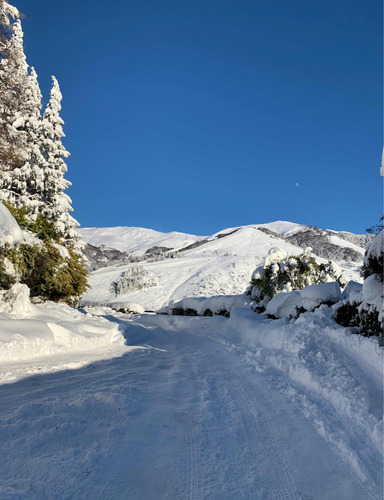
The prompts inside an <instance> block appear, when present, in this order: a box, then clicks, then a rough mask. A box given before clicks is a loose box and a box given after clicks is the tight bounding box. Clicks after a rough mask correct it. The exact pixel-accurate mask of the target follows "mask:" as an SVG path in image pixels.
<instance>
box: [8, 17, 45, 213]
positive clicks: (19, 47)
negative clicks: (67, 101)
mask: <svg viewBox="0 0 384 500" xmlns="http://www.w3.org/2000/svg"><path fill="white" fill-rule="evenodd" d="M13 33H14V34H13V36H12V39H11V42H10V45H11V52H12V64H11V65H10V67H9V69H10V70H12V72H11V73H9V74H8V78H9V81H10V82H12V81H13V82H14V86H15V88H17V95H15V98H14V99H13V103H12V106H13V107H12V110H13V116H12V114H11V113H10V114H9V117H8V119H9V124H10V126H11V128H12V129H13V130H14V131H15V133H17V134H18V137H19V144H18V158H17V161H14V162H13V164H12V165H11V166H10V168H5V169H4V170H5V172H3V175H2V176H1V180H0V189H1V191H0V197H1V200H2V201H5V202H8V203H10V204H12V205H14V206H15V207H17V208H21V207H24V208H26V209H27V210H28V211H29V216H30V217H31V218H32V219H35V218H36V217H37V215H38V213H40V212H41V211H42V207H43V203H44V202H43V200H42V199H41V183H42V181H43V169H44V168H45V167H46V160H45V158H44V156H43V155H42V153H41V147H40V144H39V143H40V141H41V135H42V120H41V114H40V109H41V92H40V88H39V85H38V82H37V74H36V72H35V70H34V68H31V69H30V70H29V68H28V64H27V61H26V57H25V54H24V47H23V31H22V27H21V23H20V21H19V20H18V21H16V22H15V23H14V25H13Z"/></svg>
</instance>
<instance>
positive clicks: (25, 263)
mask: <svg viewBox="0 0 384 500" xmlns="http://www.w3.org/2000/svg"><path fill="white" fill-rule="evenodd" d="M14 215H15V217H14ZM24 215H25V214H24V211H23V210H14V211H13V215H12V214H11V212H10V211H9V210H8V209H7V208H6V207H5V206H4V205H2V204H1V203H0V234H2V235H3V236H4V238H2V240H1V241H0V289H3V290H7V289H9V288H10V287H11V286H12V285H13V284H14V283H15V282H16V281H18V282H19V283H24V284H26V285H27V286H28V287H29V288H30V293H31V296H32V297H42V298H44V299H49V300H55V301H59V300H65V301H67V302H70V303H72V302H74V301H76V299H77V298H78V297H80V296H81V295H83V293H85V291H86V289H87V271H86V268H85V266H84V264H83V262H82V259H81V257H80V256H79V255H78V254H77V253H76V252H75V251H74V250H73V249H71V248H68V249H67V248H65V247H63V246H62V245H60V240H59V239H58V236H57V234H56V233H55V230H54V227H53V225H52V224H51V223H50V222H49V221H47V220H46V218H44V217H43V216H39V217H38V218H37V219H36V221H35V222H31V221H28V220H27V219H26V218H25V217H24ZM18 222H20V224H21V225H23V226H24V231H22V230H21V229H20V226H19V225H18ZM16 229H18V230H17V231H16Z"/></svg>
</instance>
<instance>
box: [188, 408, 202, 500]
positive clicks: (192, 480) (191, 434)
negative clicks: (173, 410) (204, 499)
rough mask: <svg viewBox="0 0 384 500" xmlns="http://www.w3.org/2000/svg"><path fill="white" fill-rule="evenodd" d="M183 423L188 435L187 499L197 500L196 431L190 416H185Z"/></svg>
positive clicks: (197, 463)
mask: <svg viewBox="0 0 384 500" xmlns="http://www.w3.org/2000/svg"><path fill="white" fill-rule="evenodd" d="M185 422H186V427H187V434H188V470H189V481H188V492H189V495H188V498H189V500H196V499H198V498H199V458H198V452H197V445H196V431H195V425H194V423H193V421H192V419H191V417H190V415H186V418H185Z"/></svg>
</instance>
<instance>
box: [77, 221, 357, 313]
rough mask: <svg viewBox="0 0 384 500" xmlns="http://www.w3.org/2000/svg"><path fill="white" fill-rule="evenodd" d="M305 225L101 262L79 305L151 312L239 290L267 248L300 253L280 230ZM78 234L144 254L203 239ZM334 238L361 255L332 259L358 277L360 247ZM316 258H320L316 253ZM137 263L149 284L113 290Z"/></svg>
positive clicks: (277, 225)
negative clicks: (134, 259)
mask: <svg viewBox="0 0 384 500" xmlns="http://www.w3.org/2000/svg"><path fill="white" fill-rule="evenodd" d="M304 229H306V226H300V225H299V224H295V223H292V222H284V221H277V222H272V223H269V224H258V225H251V226H243V227H239V228H229V229H225V230H223V231H220V232H219V233H216V234H214V235H212V236H210V237H209V238H207V240H208V241H207V242H206V243H205V244H203V245H201V246H198V247H196V248H191V249H189V250H185V251H182V252H179V256H180V257H179V258H166V259H164V260H160V261H153V259H148V260H146V261H143V262H139V263H132V264H124V265H119V266H110V267H103V268H101V269H98V270H97V271H93V272H92V273H91V275H90V279H89V282H90V285H91V288H90V290H89V291H88V292H87V293H86V294H85V295H84V297H83V299H82V304H83V305H84V306H111V307H114V308H115V309H120V307H121V305H123V304H124V302H126V303H134V304H139V305H141V306H142V307H144V309H145V310H146V311H156V310H158V309H160V308H161V307H163V306H166V305H167V304H168V303H169V302H170V301H171V300H173V301H178V300H181V299H183V298H185V297H201V296H206V297H211V296H214V295H236V294H242V293H244V292H245V290H246V288H247V286H248V285H249V282H250V279H251V276H252V273H253V271H254V270H255V269H256V267H258V266H259V265H260V264H262V262H263V261H264V258H265V256H266V255H267V254H268V252H269V250H270V249H271V248H272V247H279V248H281V249H282V250H284V251H285V252H286V253H287V254H288V255H298V254H300V253H302V252H303V248H301V247H299V246H297V245H293V244H291V243H289V242H288V241H285V240H284V239H282V238H281V237H280V235H285V236H286V235H292V234H294V233H297V232H300V231H302V230H304ZM263 230H268V231H270V233H265V232H264V231H263ZM271 231H273V232H274V233H271ZM81 234H82V237H83V238H84V240H85V241H87V242H88V243H90V244H92V245H96V246H104V247H113V248H116V249H118V250H120V251H127V252H132V253H133V254H134V255H139V254H140V255H143V254H144V253H145V252H146V250H148V249H149V248H150V247H152V246H163V245H164V246H168V247H172V248H173V249H174V250H175V251H177V250H180V248H182V247H184V248H185V247H186V246H187V247H188V246H189V245H190V244H191V243H195V242H196V241H198V240H201V239H204V237H198V236H192V235H188V234H182V233H160V232H157V231H153V230H149V229H142V228H129V227H127V228H121V227H117V228H84V229H82V230H81ZM223 235H226V236H225V237H223ZM335 237H336V236H335ZM338 239H339V240H340V241H341V242H342V243H343V246H347V247H350V246H352V247H353V249H354V250H356V252H358V254H359V255H360V258H359V262H353V261H338V262H337V263H338V264H339V266H340V267H341V269H342V270H343V274H344V277H345V281H346V282H347V281H350V280H355V281H361V277H360V276H359V269H360V266H361V264H362V261H363V254H364V249H363V248H362V247H358V246H357V245H352V244H349V243H348V242H346V241H344V240H342V239H341V238H338ZM344 243H345V245H344ZM317 260H318V261H320V262H325V260H324V259H321V258H317ZM137 266H139V267H140V268H142V269H143V272H147V273H149V275H150V276H151V277H152V278H153V283H154V285H153V286H150V287H139V286H138V287H137V289H136V290H135V289H130V290H129V291H127V292H126V293H122V294H120V293H119V294H116V290H115V288H114V286H113V283H114V282H118V281H119V279H120V278H121V277H122V276H123V275H124V273H125V271H127V270H128V269H130V268H132V267H137Z"/></svg>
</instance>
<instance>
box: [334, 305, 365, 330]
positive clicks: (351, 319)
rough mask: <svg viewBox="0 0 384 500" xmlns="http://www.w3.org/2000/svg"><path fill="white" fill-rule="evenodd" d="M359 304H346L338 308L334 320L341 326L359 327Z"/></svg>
mask: <svg viewBox="0 0 384 500" xmlns="http://www.w3.org/2000/svg"><path fill="white" fill-rule="evenodd" d="M358 306H359V304H356V303H354V304H350V303H346V304H343V305H342V306H340V307H339V308H338V309H337V311H336V315H335V320H336V322H337V323H339V325H341V326H359V325H360V317H359V311H358Z"/></svg>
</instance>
